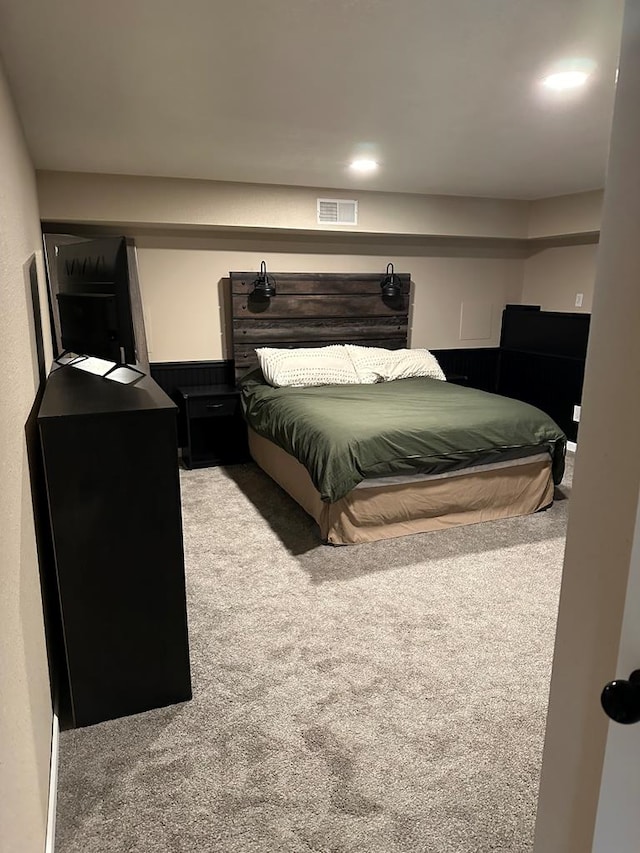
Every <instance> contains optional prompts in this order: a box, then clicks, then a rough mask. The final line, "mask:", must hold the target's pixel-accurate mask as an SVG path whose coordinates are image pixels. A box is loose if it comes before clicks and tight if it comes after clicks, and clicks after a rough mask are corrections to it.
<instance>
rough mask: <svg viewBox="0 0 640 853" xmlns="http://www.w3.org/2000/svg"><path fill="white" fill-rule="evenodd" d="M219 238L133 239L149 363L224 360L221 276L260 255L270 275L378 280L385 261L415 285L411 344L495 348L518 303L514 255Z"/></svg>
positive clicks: (519, 266) (518, 267)
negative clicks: (359, 249)
mask: <svg viewBox="0 0 640 853" xmlns="http://www.w3.org/2000/svg"><path fill="white" fill-rule="evenodd" d="M224 242H225V241H224V240H205V239H203V240H188V239H182V240H181V239H180V238H165V239H162V238H144V237H139V238H137V239H136V244H137V246H138V267H139V273H140V288H141V292H142V302H143V308H144V316H145V326H146V330H147V342H148V345H149V357H150V360H151V361H197V360H199V359H203V360H206V359H217V358H224V357H229V356H230V346H229V341H228V340H227V338H228V335H227V334H226V330H225V324H224V320H223V317H222V308H221V300H220V293H221V289H222V283H221V282H222V279H224V278H226V277H227V276H228V275H229V272H230V271H231V270H242V271H244V270H254V269H255V270H256V271H257V270H258V268H259V266H260V261H261V260H263V259H266V260H267V265H268V268H269V270H271V271H273V272H275V271H280V272H306V271H308V272H380V274H381V277H382V274H383V272H384V270H385V268H386V265H387V263H388V261H389V260H392V261H393V263H394V265H395V268H396V270H397V271H398V272H409V273H411V274H412V278H413V282H414V291H413V293H414V298H413V305H412V312H411V345H412V346H426V347H429V348H432V349H438V348H445V347H460V346H465V347H475V346H480V347H482V346H496V345H497V343H498V341H499V337H500V317H501V312H502V308H503V306H504V304H505V303H506V302H517V301H519V300H520V294H521V289H522V274H523V261H522V260H521V259H518V258H486V257H485V258H477V257H465V256H462V257H460V256H453V255H452V254H451V253H449V256H440V257H424V256H417V255H411V256H403V255H393V256H390V255H387V254H385V255H363V254H359V253H356V252H353V253H349V254H334V253H318V252H317V251H316V252H315V253H310V252H300V251H277V249H278V248H280V249H282V245H280V246H278V245H277V244H276V245H274V246H273V247H271V248H270V250H269V252H267V253H265V252H260V253H258V252H251V251H248V250H244V251H240V250H238V249H235V250H234V251H226V250H225V249H224V248H222V247H223V246H224ZM294 248H295V247H294ZM334 251H335V249H334ZM442 251H443V253H444V252H445V250H442ZM461 320H462V323H461ZM461 335H462V336H464V337H463V338H462V337H461Z"/></svg>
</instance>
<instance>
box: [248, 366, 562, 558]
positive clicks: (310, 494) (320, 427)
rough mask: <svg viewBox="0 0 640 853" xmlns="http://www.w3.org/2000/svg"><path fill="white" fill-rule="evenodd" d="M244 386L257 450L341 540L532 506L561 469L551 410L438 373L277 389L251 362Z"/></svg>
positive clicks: (330, 539) (546, 498) (545, 496)
mask: <svg viewBox="0 0 640 853" xmlns="http://www.w3.org/2000/svg"><path fill="white" fill-rule="evenodd" d="M240 389H241V399H242V405H243V411H244V414H245V418H246V420H247V423H248V430H249V447H250V450H251V455H252V457H253V458H254V460H255V461H256V462H257V464H258V465H259V466H260V467H261V468H262V469H263V470H264V471H265V472H266V473H267V474H269V476H270V477H272V479H273V480H275V481H276V482H277V483H278V484H279V485H280V486H281V487H282V488H283V489H284V490H285V491H286V492H288V493H289V495H291V497H293V498H294V500H296V501H297V502H298V503H299V504H300V505H301V506H302V507H303V508H304V509H305V510H306V512H308V513H309V515H311V516H312V517H313V518H314V519H315V520H316V522H317V523H318V525H319V527H320V535H321V537H322V539H323V541H325V542H327V543H331V544H334V545H339V544H340V545H346V544H358V543H364V542H371V541H377V540H380V539H387V538H392V537H396V536H403V535H407V534H413V533H420V532H427V531H432V530H439V529H444V528H447V527H451V526H454V525H460V524H472V523H477V522H483V521H489V520H494V519H499V518H508V517H512V516H519V515H525V514H529V513H533V512H536V511H538V510H541V509H545V508H546V507H548V506H550V505H551V503H552V502H553V494H554V484H558V483H560V481H561V479H562V475H563V472H564V457H565V449H566V438H565V436H564V434H563V433H562V431H561V430H560V429H559V427H558V426H557V425H556V424H555V423H554V422H553V421H552V420H551V419H550V418H549V417H548V416H547V415H545V414H544V413H543V412H541V411H540V410H539V409H536V408H534V407H533V406H529V405H527V404H525V403H521V402H520V401H517V400H512V399H509V398H506V397H501V396H498V395H495V394H489V393H486V392H484V391H478V390H475V389H471V388H465V387H461V386H458V385H453V384H451V383H448V382H445V381H442V380H440V379H432V378H425V377H418V378H410V379H399V380H396V381H393V382H381V383H376V384H366V385H359V384H354V385H327V386H320V387H284V388H278V387H273V386H272V385H270V384H269V383H268V382H267V381H266V379H265V377H264V375H263V374H262V371H261V370H260V369H259V368H256V369H254V370H251V371H250V372H249V373H248V374H247V375H246V376H245V377H244V378H243V379H242V380H241V381H240Z"/></svg>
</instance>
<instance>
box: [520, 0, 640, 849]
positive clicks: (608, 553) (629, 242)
mask: <svg viewBox="0 0 640 853" xmlns="http://www.w3.org/2000/svg"><path fill="white" fill-rule="evenodd" d="M582 402H583V406H582V417H581V423H580V436H579V441H578V454H577V459H576V469H575V478H574V488H573V493H572V499H571V506H570V511H569V526H568V532H567V547H566V553H565V565H564V575H563V585H562V592H561V595H560V610H559V617H558V631H557V637H556V649H555V655H554V665H553V675H552V680H551V695H550V702H549V715H548V720H547V735H546V740H545V750H544V757H543V766H542V777H541V785H540V798H539V806H538V819H537V823H536V840H535V853H589V851H593V853H605V851H606V853H638V851H640V723H639V724H637V725H632V726H621V725H619V724H616V723H609V721H608V719H607V717H606V716H605V715H604V713H603V711H602V709H601V707H600V692H601V690H602V688H603V687H604V685H605V684H606V683H607V682H608V681H611V680H612V679H614V678H627V677H628V675H629V674H630V672H631V671H632V670H634V669H640V521H639V513H638V509H639V495H640V445H639V440H640V0H627V3H626V9H625V19H624V25H623V34H622V49H621V57H620V67H619V77H618V86H617V92H616V106H615V113H614V119H613V129H612V136H611V148H610V159H609V171H608V176H607V186H606V191H605V201H604V211H603V220H602V231H601V240H600V247H599V249H598V271H597V275H596V288H595V297H594V305H593V315H592V325H591V333H590V342H589V352H588V356H587V370H586V375H585V389H584V395H583V401H582Z"/></svg>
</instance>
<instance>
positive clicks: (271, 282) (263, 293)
mask: <svg viewBox="0 0 640 853" xmlns="http://www.w3.org/2000/svg"><path fill="white" fill-rule="evenodd" d="M275 295H276V280H275V279H274V278H273V276H270V275H268V274H267V262H266V261H262V263H261V264H260V274H259V275H258V277H257V278H256V280H255V281H254V282H253V290H252V291H251V296H257V297H258V298H262V299H271V297H272V296H275Z"/></svg>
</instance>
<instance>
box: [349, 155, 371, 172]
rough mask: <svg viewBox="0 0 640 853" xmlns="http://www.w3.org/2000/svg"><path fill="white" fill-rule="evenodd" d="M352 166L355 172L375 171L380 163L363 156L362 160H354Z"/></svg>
mask: <svg viewBox="0 0 640 853" xmlns="http://www.w3.org/2000/svg"><path fill="white" fill-rule="evenodd" d="M350 168H351V169H353V171H354V172H375V170H376V169H377V168H378V164H377V163H376V161H375V160H368V159H364V158H363V159H360V160H353V162H352V163H351V164H350Z"/></svg>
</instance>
